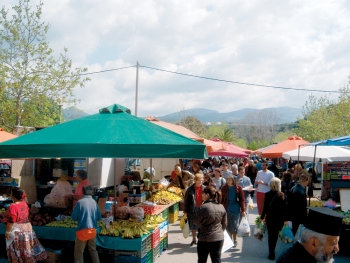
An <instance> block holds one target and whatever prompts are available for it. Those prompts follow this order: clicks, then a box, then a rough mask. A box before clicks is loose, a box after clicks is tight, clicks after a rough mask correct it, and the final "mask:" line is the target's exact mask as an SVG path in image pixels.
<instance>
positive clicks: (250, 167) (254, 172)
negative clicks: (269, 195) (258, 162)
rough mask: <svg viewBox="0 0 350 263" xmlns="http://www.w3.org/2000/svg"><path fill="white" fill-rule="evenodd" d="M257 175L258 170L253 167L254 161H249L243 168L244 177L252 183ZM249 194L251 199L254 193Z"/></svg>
mask: <svg viewBox="0 0 350 263" xmlns="http://www.w3.org/2000/svg"><path fill="white" fill-rule="evenodd" d="M257 173H258V168H256V167H255V165H254V161H253V160H249V162H248V166H246V167H245V175H246V176H248V177H249V178H250V181H251V182H252V183H254V182H255V178H256V175H257ZM249 194H250V197H251V198H253V196H254V191H251V192H250V193H249Z"/></svg>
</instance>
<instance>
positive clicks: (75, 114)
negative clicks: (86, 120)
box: [62, 107, 89, 121]
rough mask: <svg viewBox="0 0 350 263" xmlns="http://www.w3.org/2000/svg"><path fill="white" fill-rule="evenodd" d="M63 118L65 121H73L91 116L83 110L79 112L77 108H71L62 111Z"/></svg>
mask: <svg viewBox="0 0 350 263" xmlns="http://www.w3.org/2000/svg"><path fill="white" fill-rule="evenodd" d="M62 114H63V118H64V120H65V121H71V120H74V119H78V118H81V117H85V116H88V115H89V114H87V113H85V112H83V111H82V110H79V109H77V108H75V107H69V108H66V109H63V110H62Z"/></svg>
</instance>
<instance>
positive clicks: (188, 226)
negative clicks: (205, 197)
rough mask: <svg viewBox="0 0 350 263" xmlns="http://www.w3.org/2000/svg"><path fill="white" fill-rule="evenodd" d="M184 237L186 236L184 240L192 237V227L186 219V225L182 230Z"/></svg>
mask: <svg viewBox="0 0 350 263" xmlns="http://www.w3.org/2000/svg"><path fill="white" fill-rule="evenodd" d="M182 235H183V236H184V238H188V236H189V235H190V225H189V223H188V219H187V218H186V219H185V225H184V227H183V229H182Z"/></svg>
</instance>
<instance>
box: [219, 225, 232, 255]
mask: <svg viewBox="0 0 350 263" xmlns="http://www.w3.org/2000/svg"><path fill="white" fill-rule="evenodd" d="M231 247H233V241H232V239H231V238H230V236H229V234H228V233H227V231H226V230H225V231H224V244H223V245H222V249H221V253H224V252H226V251H227V250H229V249H230V248H231Z"/></svg>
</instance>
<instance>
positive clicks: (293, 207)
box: [6, 158, 342, 263]
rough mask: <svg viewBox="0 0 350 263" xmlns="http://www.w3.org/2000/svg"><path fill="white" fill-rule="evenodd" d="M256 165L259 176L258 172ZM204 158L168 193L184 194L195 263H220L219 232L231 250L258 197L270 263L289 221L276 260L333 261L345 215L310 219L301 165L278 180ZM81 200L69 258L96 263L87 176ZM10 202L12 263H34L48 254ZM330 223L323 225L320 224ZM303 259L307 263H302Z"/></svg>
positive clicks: (20, 199) (19, 193) (95, 216)
mask: <svg viewBox="0 0 350 263" xmlns="http://www.w3.org/2000/svg"><path fill="white" fill-rule="evenodd" d="M258 163H260V165H261V169H258V167H257V166H258V165H257V164H258ZM258 163H255V162H254V161H253V160H249V159H244V160H232V159H231V160H228V159H221V160H220V161H218V160H217V159H215V158H213V159H208V160H205V161H204V162H198V161H197V162H194V163H193V165H192V166H188V169H189V170H185V169H181V165H176V166H175V167H174V174H173V176H172V178H171V182H170V184H169V186H177V187H179V188H181V189H182V190H183V193H184V215H185V216H187V218H188V222H189V227H190V230H191V233H192V241H191V243H190V246H194V245H197V254H198V262H200V263H204V262H207V258H208V255H210V257H211V260H212V262H213V263H218V262H221V259H220V258H221V249H222V246H223V243H224V231H227V233H228V236H229V237H230V238H231V239H232V242H233V246H234V247H236V246H237V244H238V241H237V232H238V226H239V224H240V222H241V220H242V218H244V217H246V216H247V213H248V210H247V207H248V205H247V204H248V200H249V199H250V198H252V197H254V194H253V193H254V191H257V194H256V203H257V206H258V213H259V215H260V220H261V221H264V222H265V224H266V227H267V232H268V258H269V259H271V260H275V258H276V255H275V248H276V243H277V240H278V235H279V231H280V230H281V228H282V227H283V225H289V222H292V233H293V235H294V236H295V240H296V242H295V243H294V244H293V246H291V247H290V248H289V249H288V250H286V251H284V252H283V253H282V254H281V255H280V256H279V257H278V259H277V261H276V262H278V263H289V262H320V263H328V262H332V258H333V255H334V254H336V253H337V252H338V251H339V246H338V241H339V235H340V228H341V222H342V215H340V214H339V213H336V212H334V211H333V210H331V209H328V208H312V209H309V213H307V199H306V198H307V196H308V190H307V188H308V186H310V182H312V176H311V175H310V174H309V173H308V172H307V171H306V170H305V169H303V167H302V166H301V165H299V164H297V165H296V166H295V167H294V168H293V167H291V168H288V166H287V168H286V170H285V171H284V172H283V174H282V176H281V178H282V179H280V178H279V177H280V174H279V173H278V174H276V173H274V172H272V171H270V170H269V167H270V166H271V165H270V166H269V162H268V161H267V160H261V161H260V162H258ZM292 168H293V169H292ZM77 179H78V182H79V185H78V189H79V191H78V193H76V195H75V196H73V197H72V198H73V199H74V200H75V201H76V202H75V204H74V210H73V214H72V219H73V220H77V221H78V229H77V232H76V240H75V250H74V258H75V262H83V252H84V249H85V247H87V248H88V250H89V252H90V255H91V259H92V262H93V263H99V258H98V253H97V251H96V235H97V233H96V228H97V221H98V220H100V218H101V212H100V210H99V207H98V205H97V203H96V201H95V200H94V199H93V198H92V195H93V189H92V188H91V186H90V183H89V182H88V180H87V174H86V172H85V171H78V172H77ZM11 198H12V199H13V201H14V203H13V204H11V205H10V206H9V209H8V210H7V224H6V240H7V243H8V245H7V256H8V259H9V261H10V262H36V261H41V260H44V259H45V258H46V257H47V255H46V253H45V250H44V248H43V247H42V245H41V244H40V242H39V240H38V239H37V237H36V235H35V232H34V231H33V229H32V226H31V224H30V222H29V219H28V215H29V209H28V205H27V203H26V201H25V199H26V194H25V192H24V191H23V190H22V189H20V188H18V187H13V188H12V193H11ZM322 220H324V221H325V222H329V223H327V224H326V225H325V224H324V223H323V222H324V221H322ZM305 259H307V261H305Z"/></svg>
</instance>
